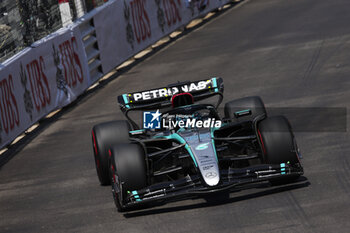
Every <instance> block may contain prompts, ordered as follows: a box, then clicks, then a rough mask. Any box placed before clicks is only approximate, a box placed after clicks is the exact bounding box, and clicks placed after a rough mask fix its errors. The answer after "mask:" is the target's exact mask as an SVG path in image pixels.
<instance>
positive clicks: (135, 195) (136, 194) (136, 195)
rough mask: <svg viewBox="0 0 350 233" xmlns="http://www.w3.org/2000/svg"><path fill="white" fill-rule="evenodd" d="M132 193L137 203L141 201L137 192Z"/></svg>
mask: <svg viewBox="0 0 350 233" xmlns="http://www.w3.org/2000/svg"><path fill="white" fill-rule="evenodd" d="M131 193H132V194H134V197H135V199H136V201H141V199H140V196H139V195H138V193H137V191H132V192H131Z"/></svg>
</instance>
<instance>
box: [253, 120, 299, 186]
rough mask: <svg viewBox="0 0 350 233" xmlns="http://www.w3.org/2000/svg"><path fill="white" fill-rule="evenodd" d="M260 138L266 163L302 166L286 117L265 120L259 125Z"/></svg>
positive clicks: (281, 179) (297, 176)
mask: <svg viewBox="0 0 350 233" xmlns="http://www.w3.org/2000/svg"><path fill="white" fill-rule="evenodd" d="M258 136H259V138H260V140H261V147H262V148H261V149H262V151H263V159H264V161H265V163H268V164H282V163H288V164H290V165H291V166H300V161H299V156H298V148H297V144H296V140H295V138H294V135H293V132H292V129H291V126H290V124H289V121H288V120H287V118H285V117H284V116H275V117H268V118H265V119H264V120H262V121H261V122H259V124H258ZM299 176H300V175H296V176H294V177H292V178H291V177H287V178H278V179H273V180H271V181H270V182H271V183H272V184H281V183H288V182H291V181H294V180H296V179H297V178H299Z"/></svg>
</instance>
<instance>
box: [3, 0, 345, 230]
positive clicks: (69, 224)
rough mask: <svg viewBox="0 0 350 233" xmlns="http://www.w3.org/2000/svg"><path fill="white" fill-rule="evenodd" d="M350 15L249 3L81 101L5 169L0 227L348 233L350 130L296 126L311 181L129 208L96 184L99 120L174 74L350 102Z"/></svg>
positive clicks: (308, 4)
mask: <svg viewBox="0 0 350 233" xmlns="http://www.w3.org/2000/svg"><path fill="white" fill-rule="evenodd" d="M349 12H350V1H349V0H293V1H292V0H289V1H288V0H251V1H249V2H246V4H244V5H242V6H241V7H238V8H237V7H234V8H231V9H229V10H228V11H227V12H225V13H224V14H221V15H220V16H219V17H217V18H215V19H213V20H211V21H210V22H208V23H206V24H205V25H203V26H201V27H200V28H198V29H196V30H194V31H192V32H191V33H189V34H187V35H186V36H184V37H182V38H180V39H178V40H177V41H176V42H175V43H173V44H171V45H169V46H167V47H166V48H164V49H162V50H161V51H159V52H157V53H156V54H154V55H152V56H150V57H149V58H147V59H145V60H144V61H142V62H141V63H139V64H137V65H136V66H134V67H132V68H131V69H130V70H129V71H127V72H125V73H124V74H122V75H121V76H119V77H118V78H116V79H114V80H113V81H111V82H109V83H108V84H106V85H105V86H103V87H102V88H99V89H98V90H97V91H95V92H94V93H92V94H89V95H87V96H86V97H84V98H82V99H81V100H80V101H79V102H78V103H77V104H76V105H75V106H72V107H70V108H69V109H68V110H66V111H65V113H64V114H62V115H61V116H60V117H59V118H58V119H56V120H55V121H53V122H50V123H49V124H48V125H47V126H46V127H45V128H44V129H43V130H41V132H40V133H37V135H32V140H31V141H30V142H29V143H28V144H27V145H25V146H23V148H22V149H21V150H20V151H18V152H17V153H16V155H15V156H14V157H13V158H12V159H11V160H10V161H9V162H8V163H7V164H6V165H4V166H3V167H1V170H0V232H35V233H39V232H92V233H96V232H101V233H103V232H128V233H132V232H161V233H163V232H240V233H242V232H293V233H294V232H318V233H319V232H350V221H349V216H350V195H349V193H350V157H349V152H350V147H349V133H348V132H297V133H296V136H297V140H298V142H299V146H300V148H301V151H302V154H303V156H304V159H303V165H304V167H305V171H306V173H305V178H304V182H301V183H300V182H299V183H297V184H294V185H290V186H286V187H281V188H276V187H269V186H267V185H262V186H257V187H254V188H253V189H250V190H245V191H240V192H235V193H231V195H230V199H229V200H227V201H223V202H220V198H217V199H215V198H213V200H212V201H211V202H209V203H208V202H206V201H205V200H203V199H195V200H186V201H180V202H175V203H170V204H166V205H162V206H157V207H154V208H151V209H144V210H140V211H138V212H130V213H126V214H120V213H118V212H117V210H116V209H115V207H114V204H113V201H112V195H111V193H110V187H101V186H99V185H98V180H97V176H96V171H95V167H94V161H93V156H92V148H91V142H90V130H91V128H92V126H93V125H94V124H96V123H99V122H103V121H107V120H113V119H122V118H123V116H122V114H121V112H120V111H119V109H118V108H117V104H116V97H117V96H118V95H119V94H122V93H124V92H128V91H130V90H134V91H136V90H143V89H148V88H153V87H155V86H163V85H166V84H168V83H169V82H173V81H177V80H179V81H181V80H198V79H201V78H206V77H211V76H221V77H223V78H224V81H225V87H226V88H225V99H224V101H228V100H231V99H234V98H238V97H242V96H247V95H251V94H254V95H260V96H261V97H262V98H263V99H264V101H265V103H266V105H267V106H269V107H281V106H288V107H312V106H313V107H315V106H316V107H346V108H349V107H350V106H349V105H350V102H349V99H350V92H349V91H348V89H349V84H350V27H349V22H350V14H349ZM309 120H311V121H312V119H309ZM347 120H349V119H348V118H347Z"/></svg>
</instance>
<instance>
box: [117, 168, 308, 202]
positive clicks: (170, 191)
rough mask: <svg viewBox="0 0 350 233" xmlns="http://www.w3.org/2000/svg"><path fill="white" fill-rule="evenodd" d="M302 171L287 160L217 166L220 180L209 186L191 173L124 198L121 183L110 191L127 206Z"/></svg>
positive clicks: (240, 187) (219, 189) (291, 174)
mask: <svg viewBox="0 0 350 233" xmlns="http://www.w3.org/2000/svg"><path fill="white" fill-rule="evenodd" d="M303 173H304V172H303V168H302V167H301V165H300V164H298V165H297V166H296V165H294V166H291V165H289V164H288V163H281V164H279V165H271V164H261V165H256V166H251V167H246V168H239V169H228V170H221V171H220V183H219V184H218V185H216V186H213V187H212V186H207V185H204V184H205V182H204V181H203V180H202V179H203V178H202V177H201V176H200V175H194V176H187V177H185V178H182V179H179V180H176V181H172V182H164V183H160V184H155V185H152V186H149V187H147V188H144V189H141V190H133V191H127V196H126V197H125V198H123V197H122V196H121V194H122V193H123V192H121V189H122V186H121V187H117V186H116V185H114V186H113V188H112V192H116V193H117V194H118V197H119V198H121V200H124V203H123V207H124V208H128V207H133V206H136V205H139V204H142V203H149V202H156V201H175V200H178V199H182V198H184V197H191V196H200V195H204V194H209V193H215V192H220V191H224V190H231V189H235V188H237V189H238V188H239V189H242V188H244V185H246V184H250V183H258V182H263V181H268V180H272V179H280V178H289V177H290V178H293V177H297V176H300V175H302V174H303ZM212 175H215V174H212Z"/></svg>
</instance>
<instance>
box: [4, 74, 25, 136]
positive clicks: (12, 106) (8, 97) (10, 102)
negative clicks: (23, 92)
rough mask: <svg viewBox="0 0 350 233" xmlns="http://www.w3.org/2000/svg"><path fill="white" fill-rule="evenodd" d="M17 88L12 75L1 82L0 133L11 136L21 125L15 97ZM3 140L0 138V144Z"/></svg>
mask: <svg viewBox="0 0 350 233" xmlns="http://www.w3.org/2000/svg"><path fill="white" fill-rule="evenodd" d="M14 90H15V86H14V81H13V78H12V75H11V74H10V75H9V76H8V77H7V78H4V79H2V80H1V81H0V116H1V121H0V123H1V124H0V133H2V131H3V130H4V131H5V133H6V134H9V133H10V132H11V131H13V129H14V128H15V127H16V126H19V124H20V117H19V110H18V104H17V100H16V96H15V91H14ZM1 141H2V139H1V136H0V143H1Z"/></svg>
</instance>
